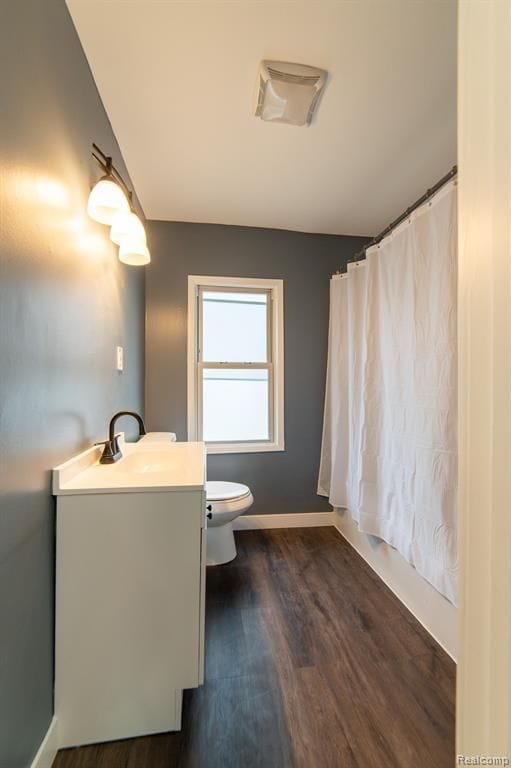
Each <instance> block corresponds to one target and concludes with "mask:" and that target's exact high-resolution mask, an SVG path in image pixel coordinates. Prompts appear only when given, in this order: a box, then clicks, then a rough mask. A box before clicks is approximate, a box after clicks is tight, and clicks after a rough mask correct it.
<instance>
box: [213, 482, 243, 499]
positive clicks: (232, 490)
mask: <svg viewBox="0 0 511 768" xmlns="http://www.w3.org/2000/svg"><path fill="white" fill-rule="evenodd" d="M249 493H250V488H249V487H248V486H247V485H243V484H242V483H226V482H223V481H221V480H208V482H207V483H206V498H207V500H208V501H234V500H237V499H243V498H244V497H245V496H248V495H249Z"/></svg>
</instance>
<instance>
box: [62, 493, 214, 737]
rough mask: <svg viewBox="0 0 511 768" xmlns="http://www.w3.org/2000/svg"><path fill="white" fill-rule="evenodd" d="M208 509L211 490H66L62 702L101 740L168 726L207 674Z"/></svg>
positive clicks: (64, 708)
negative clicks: (188, 691)
mask: <svg viewBox="0 0 511 768" xmlns="http://www.w3.org/2000/svg"><path fill="white" fill-rule="evenodd" d="M203 518H204V510H203V493H202V492H201V491H199V492H174V493H167V492H161V493H160V492H153V493H147V494H146V493H126V494H104V495H103V494H95V495H89V496H73V497H71V496H67V497H62V498H61V499H59V508H58V528H57V605H56V621H57V628H56V704H57V707H58V710H59V719H60V718H61V716H62V717H64V718H65V719H69V720H70V722H81V724H82V726H85V724H86V723H90V725H91V730H92V731H93V732H94V734H95V735H94V739H93V740H101V739H102V738H104V739H108V738H111V739H113V738H122V736H123V735H125V734H131V735H135V733H149V732H151V731H152V732H157V731H159V730H163V731H164V730H168V729H169V712H170V711H173V709H174V706H175V704H174V691H175V690H176V689H182V688H191V687H195V686H197V685H198V684H199V682H200V681H201V678H202V669H201V658H202V651H201V643H202V637H203V619H202V618H201V616H202V611H203V598H202V597H201V590H202V589H203V576H202V571H201V540H202V535H201V531H202V521H203ZM62 725H63V727H65V723H62ZM98 729H99V730H100V731H101V733H100V734H97V730H98ZM101 734H103V735H101Z"/></svg>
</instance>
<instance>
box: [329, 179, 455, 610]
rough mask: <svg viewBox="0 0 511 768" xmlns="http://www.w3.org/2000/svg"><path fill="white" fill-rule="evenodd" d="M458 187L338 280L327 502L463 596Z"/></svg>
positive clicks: (449, 593)
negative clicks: (459, 565) (459, 569)
mask: <svg viewBox="0 0 511 768" xmlns="http://www.w3.org/2000/svg"><path fill="white" fill-rule="evenodd" d="M456 290H457V288H456V186H455V183H453V182H451V183H450V184H448V185H446V186H445V187H443V188H442V189H441V190H440V192H438V193H437V194H436V195H435V197H434V198H433V199H432V200H430V201H429V203H427V204H426V205H424V206H422V207H421V208H419V209H418V210H417V211H415V212H414V213H413V214H412V216H411V217H410V219H408V220H407V221H406V222H404V223H403V224H401V225H400V226H399V227H398V228H397V229H395V230H394V231H393V232H392V234H391V235H390V236H389V237H388V238H386V239H385V240H383V241H382V242H381V243H380V244H379V245H378V246H375V247H373V248H371V249H370V250H368V251H367V253H366V261H365V262H360V263H358V264H355V265H350V266H349V269H348V273H347V274H346V275H342V276H334V277H333V278H332V282H331V293H330V296H331V302H330V332H329V355H328V370H327V388H326V397H325V418H324V431H323V443H322V451H321V465H320V476H319V487H318V493H320V494H322V495H325V496H328V498H329V500H330V503H331V504H332V505H333V506H334V507H345V508H347V509H349V511H350V512H351V514H352V516H353V517H354V519H355V520H356V521H357V522H358V525H359V528H360V530H361V531H363V532H364V533H368V534H372V535H375V536H378V537H379V538H381V539H383V540H384V541H386V542H388V543H389V544H390V545H391V546H393V547H395V548H396V549H397V550H398V551H399V552H400V553H401V554H402V555H403V556H404V557H405V558H406V559H407V560H408V561H409V562H410V563H412V564H413V565H414V566H415V567H416V569H417V571H418V572H419V573H420V574H421V575H422V576H424V578H426V579H427V580H428V581H429V582H430V583H431V584H433V586H434V587H436V589H438V590H439V591H440V592H441V593H442V594H443V595H445V596H446V597H447V598H448V599H449V600H451V601H453V602H455V598H456V538H457V536H456V529H457V526H456V520H457V508H456V489H457V433H456V424H457V414H456V366H457V362H456V361H457V353H456Z"/></svg>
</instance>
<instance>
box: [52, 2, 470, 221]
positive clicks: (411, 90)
mask: <svg viewBox="0 0 511 768" xmlns="http://www.w3.org/2000/svg"><path fill="white" fill-rule="evenodd" d="M67 4H68V6H69V9H70V12H71V15H72V17H73V20H74V23H75V25H76V28H77V30H78V34H79V36H80V39H81V41H82V44H83V47H84V49H85V53H86V55H87V57H88V60H89V62H90V66H91V69H92V72H93V74H94V78H95V80H96V83H97V85H98V89H99V92H100V94H101V96H102V98H103V101H104V104H105V107H106V110H107V112H108V115H109V117H110V120H111V122H112V126H113V129H114V131H115V134H116V136H117V138H118V141H119V144H120V147H121V150H122V153H123V156H124V159H125V161H126V164H127V167H128V169H129V172H130V175H131V178H132V181H133V183H134V185H135V189H136V191H137V195H138V197H139V199H140V201H141V203H142V206H143V208H144V211H145V214H146V216H147V217H148V218H151V219H167V220H172V221H193V222H215V223H221V224H241V225H247V226H256V227H276V228H279V229H292V230H299V231H305V232H325V233H334V234H360V235H362V234H364V235H367V234H375V233H376V232H377V231H378V230H379V229H381V228H382V227H383V226H385V225H386V224H387V223H388V222H389V221H390V220H391V219H393V218H395V217H396V216H397V215H398V214H399V213H401V211H402V210H403V209H404V208H406V207H407V206H408V205H409V204H410V203H411V202H413V200H414V199H415V198H417V197H418V196H419V195H421V194H422V193H423V192H424V190H425V189H426V188H427V187H428V186H431V185H432V184H433V183H434V182H435V181H437V180H438V178H440V177H441V176H443V175H444V174H445V173H446V172H447V171H448V170H449V169H450V168H451V166H452V165H453V164H454V163H455V162H456V0H230V1H221V0H67ZM264 58H268V59H280V60H284V61H295V62H300V63H304V64H312V65H314V66H319V67H322V68H325V69H327V70H328V71H329V73H330V78H329V82H328V84H327V86H326V90H325V92H324V95H323V98H322V101H321V103H320V106H319V110H318V113H317V115H316V117H315V121H314V123H313V124H312V125H311V126H310V127H308V128H307V127H304V128H297V127H294V126H287V125H274V124H271V123H265V122H263V121H261V120H259V119H258V118H256V117H254V115H253V112H254V105H255V101H254V97H255V89H256V80H257V70H258V65H259V61H260V60H261V59H264ZM103 149H104V150H105V151H106V152H107V153H108V150H109V148H108V147H104V148H103Z"/></svg>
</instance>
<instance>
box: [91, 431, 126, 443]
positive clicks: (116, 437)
mask: <svg viewBox="0 0 511 768" xmlns="http://www.w3.org/2000/svg"><path fill="white" fill-rule="evenodd" d="M121 434H122V433H121V432H118V433H117V434H116V435H114V440H118V439H119V438H120V437H121ZM110 442H111V440H110V439H108V440H99V441H98V442H97V443H94V445H107V444H108V443H110Z"/></svg>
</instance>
